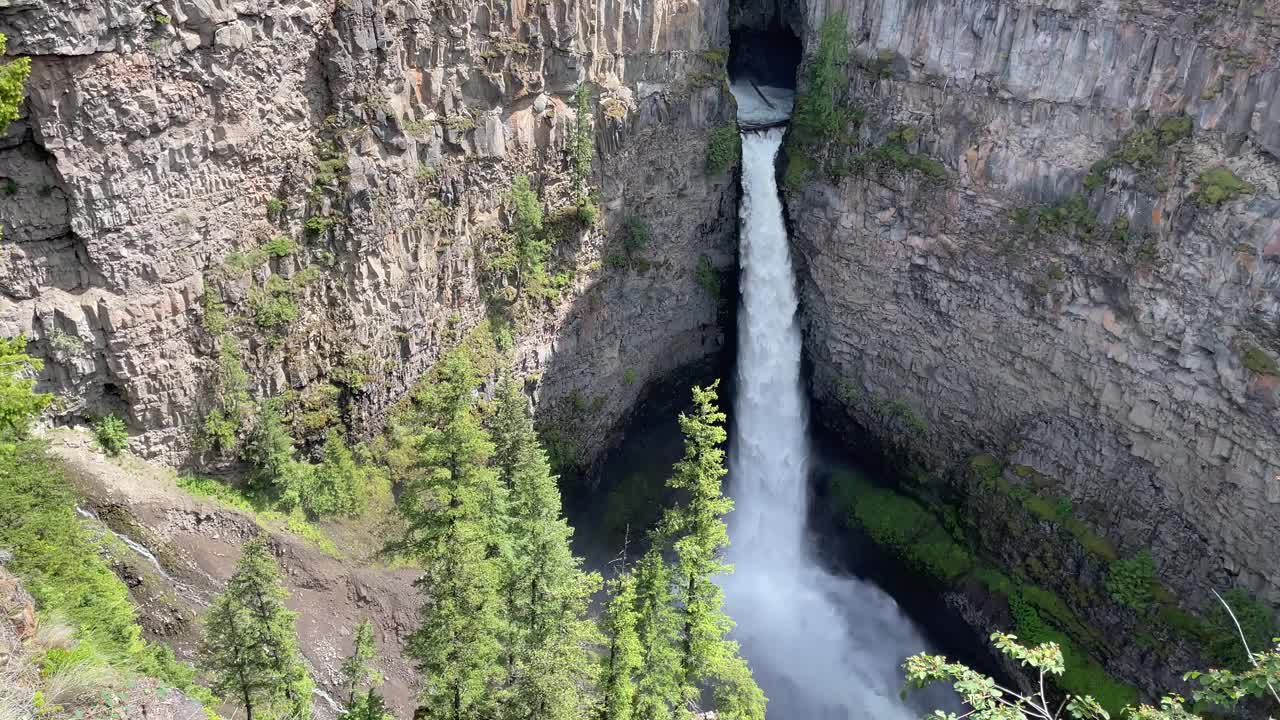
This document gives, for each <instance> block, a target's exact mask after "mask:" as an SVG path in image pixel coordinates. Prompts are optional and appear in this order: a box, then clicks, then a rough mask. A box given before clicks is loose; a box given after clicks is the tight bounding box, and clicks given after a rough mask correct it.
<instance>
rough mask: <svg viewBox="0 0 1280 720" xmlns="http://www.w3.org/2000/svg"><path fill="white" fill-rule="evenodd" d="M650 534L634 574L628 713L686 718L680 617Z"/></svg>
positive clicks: (664, 719) (691, 693)
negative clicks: (636, 656) (632, 692)
mask: <svg viewBox="0 0 1280 720" xmlns="http://www.w3.org/2000/svg"><path fill="white" fill-rule="evenodd" d="M654 535H655V536H654V538H653V542H652V544H651V545H650V547H649V550H648V551H647V552H646V553H645V554H644V555H643V556H642V557H641V558H640V562H639V564H637V565H636V570H635V593H636V604H635V608H636V636H637V637H638V638H639V640H640V647H641V648H643V652H642V653H641V656H642V660H641V669H640V672H639V674H638V675H637V680H636V696H635V705H634V711H633V714H632V717H633V718H635V719H636V720H670V719H671V718H677V717H685V715H686V713H685V712H684V708H685V706H686V705H687V704H688V703H689V702H690V701H692V700H693V699H694V698H695V697H696V695H697V691H696V689H695V688H693V687H692V686H690V685H688V684H686V682H685V674H684V671H683V668H682V667H681V653H680V642H681V639H680V635H681V633H680V621H681V618H680V615H679V613H678V612H677V610H676V608H675V604H674V603H675V596H674V595H673V593H672V578H671V568H670V566H668V565H667V562H666V561H665V560H664V559H663V557H662V551H663V546H664V544H665V543H664V542H663V541H662V540H663V539H662V537H661V535H660V534H658V533H655V534H654Z"/></svg>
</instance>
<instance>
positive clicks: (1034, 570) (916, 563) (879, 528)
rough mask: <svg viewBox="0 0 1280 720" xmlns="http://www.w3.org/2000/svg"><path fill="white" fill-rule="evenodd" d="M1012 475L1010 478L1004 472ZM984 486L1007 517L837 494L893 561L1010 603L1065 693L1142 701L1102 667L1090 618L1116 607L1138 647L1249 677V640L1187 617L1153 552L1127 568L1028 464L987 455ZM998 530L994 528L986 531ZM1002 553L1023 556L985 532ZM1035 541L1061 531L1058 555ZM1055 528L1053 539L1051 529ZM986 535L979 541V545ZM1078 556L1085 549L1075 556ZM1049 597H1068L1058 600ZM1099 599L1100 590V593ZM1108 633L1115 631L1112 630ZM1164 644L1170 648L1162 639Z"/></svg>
mask: <svg viewBox="0 0 1280 720" xmlns="http://www.w3.org/2000/svg"><path fill="white" fill-rule="evenodd" d="M1006 472H1007V473H1010V474H1011V475H1010V476H1009V477H1008V478H1006V476H1005V474H1006ZM966 477H967V478H968V480H967V481H968V482H972V483H974V486H973V487H972V488H971V489H970V491H969V492H971V493H975V494H976V496H978V497H981V498H983V501H982V505H983V507H984V508H985V510H983V511H984V512H989V513H993V517H994V516H998V518H995V519H993V520H992V521H990V522H985V523H975V522H974V520H973V519H972V518H970V517H966V515H965V513H969V512H974V511H976V510H977V508H976V507H969V506H958V507H953V506H949V505H946V504H944V503H942V502H940V501H939V500H938V499H937V498H936V497H935V496H931V495H925V496H924V497H925V499H917V498H915V497H909V496H906V495H904V494H901V493H900V492H895V491H893V490H890V489H888V488H883V487H877V486H875V485H873V484H871V483H869V482H867V481H866V480H864V479H862V478H860V477H858V476H857V475H855V474H853V473H849V472H840V473H836V474H834V475H833V476H832V477H831V479H830V480H829V483H828V487H829V492H830V493H831V495H832V497H833V499H834V501H835V503H834V505H835V506H836V507H838V508H840V509H841V512H842V513H843V515H844V517H845V519H846V520H847V521H848V522H850V523H851V524H852V525H854V526H857V527H860V528H861V529H862V530H864V531H865V532H866V533H867V534H868V535H869V536H870V537H871V539H872V540H874V541H875V542H876V543H877V544H879V545H881V546H883V547H885V548H887V549H889V550H891V551H893V552H894V553H895V554H896V555H898V556H899V557H901V558H902V559H903V560H905V561H906V562H907V563H909V564H910V565H911V566H912V567H914V568H915V569H917V570H919V571H921V572H923V573H925V574H927V575H929V576H931V577H933V578H935V579H936V580H937V581H938V582H939V583H944V584H947V585H950V586H953V587H960V586H962V585H970V586H971V585H972V583H974V582H975V581H976V582H977V583H980V584H981V585H982V586H984V587H985V588H986V589H987V591H989V592H990V593H992V594H994V595H995V596H997V597H1001V598H1003V599H1004V600H1005V601H1006V602H1007V603H1008V608H1009V613H1010V616H1011V618H1012V621H1013V627H1012V631H1013V632H1016V633H1017V635H1018V636H1019V637H1021V638H1023V639H1025V640H1027V641H1029V642H1033V643H1043V642H1053V643H1056V646H1057V647H1058V648H1059V650H1060V652H1061V653H1062V655H1063V656H1064V657H1065V658H1066V662H1065V667H1064V669H1063V671H1062V672H1061V673H1058V674H1056V675H1055V677H1054V678H1052V679H1053V682H1054V683H1055V685H1056V686H1057V687H1058V688H1060V689H1061V690H1062V691H1063V692H1066V693H1071V694H1074V695H1089V696H1091V697H1093V698H1095V699H1096V700H1097V701H1098V702H1099V703H1100V704H1101V706H1102V707H1103V708H1106V709H1107V710H1108V711H1109V712H1111V713H1112V714H1113V716H1119V715H1118V714H1119V713H1120V712H1121V711H1122V710H1123V708H1125V707H1127V706H1129V705H1133V704H1135V703H1136V702H1137V701H1138V693H1137V691H1136V690H1135V689H1134V688H1132V687H1130V686H1129V685H1127V684H1125V683H1122V682H1119V681H1117V680H1116V679H1114V678H1113V677H1111V676H1110V675H1109V674H1108V673H1107V671H1106V670H1105V669H1104V667H1103V666H1102V664H1101V662H1099V659H1098V658H1104V657H1107V656H1108V655H1109V651H1108V647H1109V644H1110V643H1112V642H1114V641H1115V640H1114V638H1109V637H1107V636H1105V635H1104V634H1103V633H1102V632H1100V631H1099V630H1098V629H1097V628H1095V627H1093V626H1091V625H1090V623H1089V622H1088V621H1087V620H1085V619H1084V617H1085V616H1086V615H1087V614H1088V613H1090V612H1092V611H1094V610H1097V609H1098V608H1099V607H1102V606H1104V605H1106V603H1108V602H1110V603H1114V605H1111V606H1110V607H1121V608H1127V609H1129V610H1130V611H1132V612H1135V613H1136V624H1135V633H1136V635H1137V637H1136V639H1135V640H1131V641H1136V642H1139V643H1142V644H1144V645H1149V646H1150V647H1152V648H1153V649H1156V648H1158V645H1159V643H1160V642H1173V641H1174V640H1173V638H1178V639H1181V640H1182V641H1185V642H1191V643H1193V644H1194V645H1197V646H1199V647H1200V648H1201V650H1202V652H1203V653H1204V655H1205V657H1206V658H1208V659H1209V660H1211V661H1212V662H1215V663H1222V664H1224V665H1229V667H1232V668H1234V669H1236V670H1244V669H1246V668H1247V667H1248V666H1247V663H1246V660H1245V658H1244V656H1243V654H1242V652H1241V645H1240V642H1239V637H1238V635H1237V634H1236V631H1235V627H1234V624H1233V623H1231V622H1230V620H1229V618H1228V617H1227V616H1226V614H1225V612H1222V613H1210V615H1209V616H1208V618H1207V619H1206V620H1200V619H1197V618H1195V617H1194V616H1192V615H1190V614H1188V613H1186V612H1185V611H1183V610H1181V609H1180V608H1179V607H1178V605H1177V603H1176V600H1175V598H1174V596H1172V595H1171V594H1170V593H1169V592H1168V591H1167V590H1165V589H1164V588H1163V587H1162V586H1161V585H1160V584H1159V582H1158V581H1157V580H1156V577H1155V566H1154V561H1153V560H1152V558H1151V555H1150V553H1149V552H1146V551H1142V552H1139V553H1138V554H1136V555H1134V556H1133V557H1130V558H1126V559H1121V558H1119V557H1118V555H1117V553H1116V550H1115V549H1114V547H1113V546H1112V545H1111V544H1110V543H1109V542H1107V541H1106V539H1105V538H1102V537H1101V536H1099V535H1098V534H1097V533H1095V532H1094V531H1093V530H1091V529H1090V528H1089V527H1088V526H1087V525H1086V524H1085V523H1084V522H1083V521H1081V520H1080V519H1079V518H1077V517H1076V514H1075V511H1074V510H1073V508H1072V506H1071V503H1070V502H1069V501H1067V500H1066V499H1064V498H1053V497H1046V496H1045V495H1044V494H1043V490H1037V488H1038V487H1040V486H1041V485H1042V484H1043V479H1041V478H1039V477H1038V475H1037V474H1036V472H1035V471H1034V470H1033V469H1032V468H1029V467H1026V466H1011V467H1006V466H1005V465H1004V464H1002V463H1001V462H1000V461H998V460H997V459H996V458H994V457H992V456H989V455H979V456H976V457H974V458H973V459H972V460H971V462H970V463H969V467H968V470H967V473H966ZM987 526H990V527H987ZM979 528H987V529H988V530H989V531H990V532H991V533H992V535H991V538H988V539H989V540H994V541H995V542H996V546H997V548H998V547H1002V546H1004V545H1007V544H1008V543H1009V542H1010V541H1013V542H1015V543H1017V544H1018V545H1019V547H1020V549H1019V550H1018V551H1017V552H1013V553H1003V552H1000V551H998V550H993V551H992V552H996V553H997V554H999V555H1001V557H1000V558H988V557H987V556H986V555H984V554H983V551H982V548H985V547H988V545H987V544H984V542H985V541H984V540H983V539H982V538H983V537H984V536H982V534H981V533H982V532H984V531H983V530H980V529H979ZM1032 528H1037V529H1036V530H1035V531H1034V532H1035V534H1036V536H1037V537H1038V536H1039V535H1041V534H1043V533H1045V532H1050V533H1057V540H1055V547H1057V548H1058V549H1054V548H1049V547H1039V545H1040V541H1039V540H1033V538H1032V535H1031V534H1030V533H1031V529H1032ZM1050 529H1052V530H1050ZM974 533H978V537H974ZM1073 548H1077V549H1073ZM1059 552H1062V553H1065V554H1066V555H1067V556H1068V557H1071V556H1073V555H1074V553H1083V554H1084V555H1085V557H1086V558H1093V560H1090V561H1087V562H1092V563H1093V564H1094V566H1095V567H1099V568H1105V570H1106V575H1105V578H1106V579H1105V582H1104V583H1103V584H1104V585H1105V591H1106V592H1105V595H1104V594H1102V593H1099V592H1097V591H1095V590H1094V589H1091V588H1086V587H1083V586H1081V585H1079V584H1078V583H1077V581H1074V580H1072V579H1071V578H1070V577H1067V576H1066V575H1065V574H1064V572H1063V569H1062V568H1063V561H1061V560H1059V559H1058V558H1057V554H1058V553H1059ZM1017 556H1023V561H1022V563H1021V564H1019V565H1017V566H1016V567H1014V568H1013V569H1012V571H1010V574H1005V572H1002V571H1001V570H999V569H997V563H999V562H1005V561H1007V560H1008V559H1009V557H1017ZM1049 587H1054V588H1059V590H1058V592H1062V593H1063V594H1062V596H1061V597H1060V596H1059V595H1058V594H1057V592H1055V591H1054V590H1050V589H1048V588H1049ZM1100 589H1101V588H1100ZM1226 597H1227V602H1228V603H1229V604H1230V605H1231V607H1232V608H1234V609H1236V610H1237V615H1238V616H1239V617H1240V619H1241V624H1242V627H1243V629H1244V632H1245V634H1246V636H1247V637H1248V638H1249V641H1250V643H1252V647H1265V645H1266V644H1267V643H1268V642H1269V640H1270V637H1272V635H1270V634H1269V633H1275V632H1276V628H1275V626H1274V625H1272V624H1271V620H1272V616H1271V611H1270V610H1269V609H1268V608H1266V606H1265V605H1262V604H1261V603H1258V602H1257V601H1256V600H1254V599H1252V598H1250V597H1249V596H1248V595H1247V594H1245V593H1243V592H1240V591H1232V592H1230V593H1228V594H1227V596H1226ZM1108 632H1114V629H1112V630H1109V631H1108ZM1155 638H1165V640H1163V641H1157V640H1156V639H1155Z"/></svg>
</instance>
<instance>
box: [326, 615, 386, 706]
mask: <svg viewBox="0 0 1280 720" xmlns="http://www.w3.org/2000/svg"><path fill="white" fill-rule="evenodd" d="M377 653H378V649H377V647H376V646H375V645H374V642H373V625H372V624H370V622H369V621H368V619H365V620H362V621H360V624H359V625H357V626H356V636H355V639H354V640H353V642H352V648H351V655H350V657H348V658H347V659H346V660H344V661H343V663H342V668H341V673H342V682H343V685H344V686H345V687H346V688H347V693H348V700H347V709H346V711H345V712H343V713H342V715H340V716H339V717H340V718H341V720H391V718H392V716H391V713H390V712H389V711H388V710H387V705H386V703H385V702H384V701H383V699H382V696H381V695H380V694H378V691H377V689H376V688H375V686H376V685H379V684H381V682H382V674H381V673H379V672H378V671H377V670H374V669H373V660H374V658H375V657H376V656H377Z"/></svg>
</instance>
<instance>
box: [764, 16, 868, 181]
mask: <svg viewBox="0 0 1280 720" xmlns="http://www.w3.org/2000/svg"><path fill="white" fill-rule="evenodd" d="M847 26H848V23H847V22H846V18H845V16H844V15H832V16H830V17H828V18H827V19H826V20H824V21H823V22H822V27H821V28H820V29H819V31H818V51H817V52H816V53H815V54H814V56H813V59H812V60H811V61H810V62H809V65H808V67H807V68H805V70H804V83H803V86H802V87H803V92H801V93H800V94H799V95H798V96H797V97H796V105H795V111H794V112H793V113H792V115H791V125H790V127H789V128H788V130H787V144H786V153H787V169H786V171H785V173H784V176H783V178H784V180H783V181H784V184H785V185H786V186H787V187H788V188H796V187H799V185H800V183H802V182H803V181H804V180H805V179H806V178H807V177H808V176H809V174H810V173H811V172H812V171H813V170H814V169H815V166H816V165H817V164H818V163H817V161H815V159H814V157H815V156H816V155H818V154H819V152H820V151H821V148H822V147H823V146H824V145H826V144H828V143H831V142H833V141H835V140H837V139H839V138H841V137H842V136H843V133H844V132H845V131H846V129H847V128H848V127H849V126H850V125H855V126H856V125H857V123H858V121H859V120H860V119H861V114H860V113H859V112H858V111H857V109H855V108H851V107H847V106H846V105H845V103H844V95H845V86H846V84H847V79H846V77H845V67H846V66H847V65H848V64H849V30H848V27H847Z"/></svg>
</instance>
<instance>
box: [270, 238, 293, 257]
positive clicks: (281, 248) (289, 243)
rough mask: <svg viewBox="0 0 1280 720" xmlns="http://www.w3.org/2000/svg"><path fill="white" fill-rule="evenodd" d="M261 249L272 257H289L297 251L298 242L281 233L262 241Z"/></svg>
mask: <svg viewBox="0 0 1280 720" xmlns="http://www.w3.org/2000/svg"><path fill="white" fill-rule="evenodd" d="M262 251H263V252H265V253H266V254H267V255H270V256H271V257H273V258H282V257H289V256H290V255H292V254H294V253H295V252H297V251H298V243H296V242H294V241H293V240H291V239H290V238H287V237H284V236H283V235H277V236H276V237H273V238H271V239H270V240H268V241H266V242H265V243H263V245H262Z"/></svg>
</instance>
